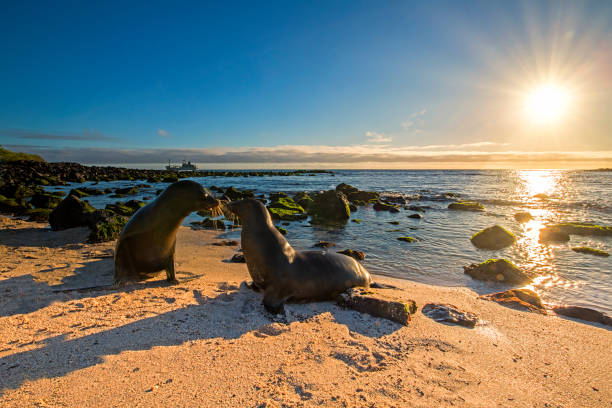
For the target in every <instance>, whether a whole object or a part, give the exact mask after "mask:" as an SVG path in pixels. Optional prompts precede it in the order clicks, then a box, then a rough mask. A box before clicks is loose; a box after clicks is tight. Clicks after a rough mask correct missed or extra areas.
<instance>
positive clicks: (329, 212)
mask: <svg viewBox="0 0 612 408" xmlns="http://www.w3.org/2000/svg"><path fill="white" fill-rule="evenodd" d="M308 213H309V214H310V215H311V216H312V221H313V222H314V223H326V222H346V220H348V219H349V218H350V216H351V209H350V207H349V203H348V200H347V199H346V196H345V195H344V194H343V193H342V192H340V191H335V190H329V191H325V192H323V193H320V194H317V195H316V196H315V198H314V202H313V203H312V205H311V206H310V208H309V209H308Z"/></svg>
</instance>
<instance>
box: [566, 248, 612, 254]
mask: <svg viewBox="0 0 612 408" xmlns="http://www.w3.org/2000/svg"><path fill="white" fill-rule="evenodd" d="M572 251H574V252H580V253H583V254H591V255H595V256H610V253H609V252H606V251H604V250H602V249H597V248H591V247H587V246H582V247H572Z"/></svg>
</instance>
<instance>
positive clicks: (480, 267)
mask: <svg viewBox="0 0 612 408" xmlns="http://www.w3.org/2000/svg"><path fill="white" fill-rule="evenodd" d="M463 272H464V273H465V274H467V275H470V276H471V277H472V278H474V279H479V280H488V281H496V282H506V283H513V284H518V285H523V284H527V283H529V282H531V279H532V278H533V277H532V275H531V274H529V273H527V272H525V271H523V270H522V269H520V268H518V267H517V266H516V265H514V264H513V263H512V262H510V261H508V260H507V259H503V258H502V259H488V260H486V261H484V262H481V263H479V264H471V265H468V266H464V267H463Z"/></svg>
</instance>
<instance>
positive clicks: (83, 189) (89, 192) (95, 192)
mask: <svg viewBox="0 0 612 408" xmlns="http://www.w3.org/2000/svg"><path fill="white" fill-rule="evenodd" d="M78 190H79V191H80V192H82V193H85V194H87V195H104V194H105V192H104V191H102V190H98V189H95V188H89V187H79V189H78ZM79 198H80V197H79Z"/></svg>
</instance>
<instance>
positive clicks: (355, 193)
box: [336, 183, 379, 206]
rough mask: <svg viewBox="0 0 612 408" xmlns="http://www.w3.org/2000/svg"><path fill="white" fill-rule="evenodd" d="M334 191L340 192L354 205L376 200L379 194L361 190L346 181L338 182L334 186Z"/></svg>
mask: <svg viewBox="0 0 612 408" xmlns="http://www.w3.org/2000/svg"><path fill="white" fill-rule="evenodd" d="M336 191H340V192H342V193H343V194H344V195H345V196H346V198H347V200H348V201H349V202H350V203H352V204H354V205H356V206H359V205H366V204H367V203H369V202H375V201H378V197H379V194H378V193H376V192H373V191H361V190H359V189H358V188H357V187H354V186H351V185H349V184H346V183H340V184H338V185H337V186H336Z"/></svg>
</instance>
